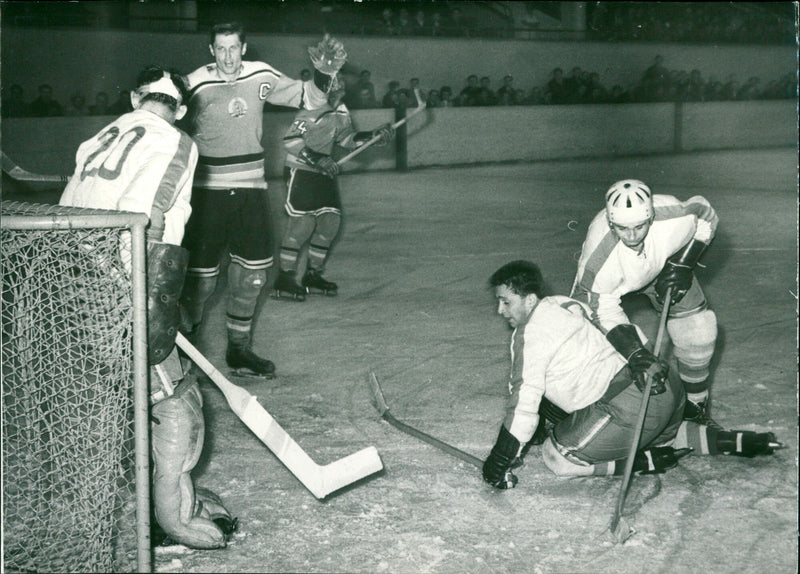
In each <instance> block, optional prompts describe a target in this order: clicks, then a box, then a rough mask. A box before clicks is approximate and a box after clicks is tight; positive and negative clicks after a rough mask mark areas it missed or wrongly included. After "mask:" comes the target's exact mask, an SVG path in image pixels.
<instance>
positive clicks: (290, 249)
mask: <svg viewBox="0 0 800 574" xmlns="http://www.w3.org/2000/svg"><path fill="white" fill-rule="evenodd" d="M328 92H329V93H328V103H327V104H326V105H324V106H322V107H320V108H317V109H314V110H300V111H299V112H297V115H296V116H295V119H294V121H293V122H292V125H291V126H289V129H288V130H287V132H286V135H285V136H284V137H283V143H284V147H285V148H286V164H285V168H284V175H283V176H284V180H285V181H286V189H287V194H286V203H285V208H286V213H287V214H288V215H289V223H288V225H287V226H286V232H285V233H284V236H283V240H282V241H281V251H280V273H279V274H278V278H277V279H276V280H275V291H276V293H277V294H278V296H279V297H280V296H288V297H289V298H294V299H296V300H299V301H303V300H304V299H305V295H306V293H310V292H312V290H314V291H320V292H322V293H325V294H326V295H335V294H336V291H337V285H336V283H333V282H331V281H327V280H326V279H325V278H323V277H322V272H323V270H324V267H325V260H326V258H327V256H328V251H329V249H330V246H331V243H332V242H333V240H334V238H335V237H336V234H337V233H338V231H339V224H340V222H341V216H342V205H341V200H340V198H339V184H338V181H337V179H336V176H337V175H338V173H339V164H337V163H336V161H334V160H333V158H332V154H333V152H334V148H335V147H337V146H338V147H342V148H345V149H354V148H357V147H359V146H361V145H363V144H364V143H366V142H367V141H369V140H370V139H372V137H373V136H375V135H379V136H380V138H381V139H380V140H378V141H377V142H376V144H375V145H386V144H388V143H389V142H390V141H391V140H392V138H393V137H394V129H393V128H392V126H391V124H388V125H385V126H382V127H380V128H378V129H377V130H374V131H360V132H357V131H356V130H355V128H354V127H353V122H352V120H351V118H350V112H349V111H348V109H347V107H346V106H345V105H344V103H342V98H343V97H344V94H345V86H344V83H343V82H340V81H339V78H338V77H336V76H334V77H333V78H332V81H331V85H330V86H329V88H328ZM306 243H308V266H307V269H306V272H305V274H304V275H303V279H302V286H301V285H298V284H297V281H296V280H295V273H296V271H297V259H298V256H299V255H300V251H301V249H303V247H304V246H305V245H306Z"/></svg>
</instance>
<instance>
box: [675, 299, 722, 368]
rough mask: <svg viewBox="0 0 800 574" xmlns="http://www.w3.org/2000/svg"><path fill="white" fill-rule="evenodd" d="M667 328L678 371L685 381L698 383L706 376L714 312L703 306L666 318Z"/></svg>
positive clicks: (714, 335) (714, 331)
mask: <svg viewBox="0 0 800 574" xmlns="http://www.w3.org/2000/svg"><path fill="white" fill-rule="evenodd" d="M667 331H668V332H669V336H670V338H671V339H672V343H673V345H674V346H675V358H676V359H677V360H678V373H679V374H680V377H681V379H682V380H683V381H685V382H687V383H701V382H703V381H705V380H706V379H707V378H708V366H709V364H710V363H711V357H712V356H713V355H714V346H715V345H716V342H717V316H716V314H714V311H712V310H710V309H704V310H702V311H700V312H699V313H695V314H693V315H688V316H686V317H675V318H674V319H670V320H669V321H668V322H667Z"/></svg>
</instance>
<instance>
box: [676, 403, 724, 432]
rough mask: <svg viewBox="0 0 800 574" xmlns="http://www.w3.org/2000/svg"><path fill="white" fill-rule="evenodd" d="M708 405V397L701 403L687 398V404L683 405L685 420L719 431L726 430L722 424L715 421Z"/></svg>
mask: <svg viewBox="0 0 800 574" xmlns="http://www.w3.org/2000/svg"><path fill="white" fill-rule="evenodd" d="M708 407H709V405H708V399H706V400H704V401H702V402H699V403H695V402H692V401H690V400H689V399H686V405H685V406H684V407H683V420H685V421H689V422H693V423H697V424H699V425H706V426H707V427H709V428H712V429H715V430H718V431H721V430H724V429H723V428H722V425H720V424H718V423H717V422H716V421H714V419H712V418H711V415H709V414H708V411H709V408H708Z"/></svg>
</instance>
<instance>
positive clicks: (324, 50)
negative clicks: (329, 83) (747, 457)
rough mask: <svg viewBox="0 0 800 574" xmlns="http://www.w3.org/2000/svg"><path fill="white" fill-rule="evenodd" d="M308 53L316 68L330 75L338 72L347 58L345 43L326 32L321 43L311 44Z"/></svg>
mask: <svg viewBox="0 0 800 574" xmlns="http://www.w3.org/2000/svg"><path fill="white" fill-rule="evenodd" d="M308 55H309V56H310V57H311V63H312V64H313V65H314V68H316V69H317V70H319V71H320V72H322V73H323V74H327V75H329V76H332V75H334V74H335V73H336V72H338V71H339V70H340V69H341V68H342V66H344V63H345V61H346V60H347V52H345V51H344V45H343V44H342V43H341V42H340V41H339V40H337V39H336V38H333V37H332V36H331V35H330V34H325V36H323V38H322V40H321V41H320V42H319V44H317V45H316V46H311V47H310V48H309V49H308Z"/></svg>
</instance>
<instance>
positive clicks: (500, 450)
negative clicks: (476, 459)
mask: <svg viewBox="0 0 800 574" xmlns="http://www.w3.org/2000/svg"><path fill="white" fill-rule="evenodd" d="M519 447H520V444H519V441H518V440H517V439H516V438H515V437H514V435H512V434H511V433H510V432H508V430H507V429H506V427H505V425H503V426H501V427H500V434H499V435H498V436H497V442H495V445H494V448H492V452H490V453H489V456H488V457H487V458H486V461H485V462H484V463H483V480H485V481H486V482H488V483H489V484H491V485H492V486H493V487H495V488H498V489H500V490H506V489H508V488H514V487H515V486H516V485H517V477H516V476H515V475H514V473H513V472H511V468H512V463H513V462H514V459H516V457H517V454H518V453H519Z"/></svg>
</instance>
